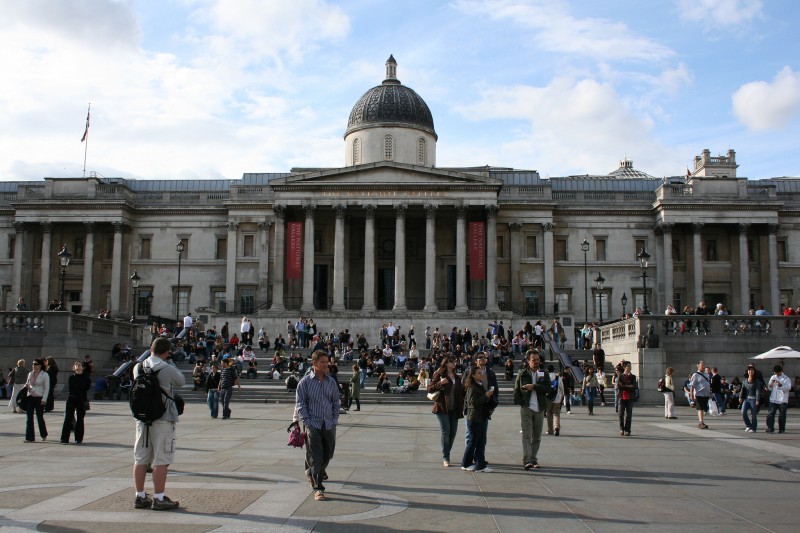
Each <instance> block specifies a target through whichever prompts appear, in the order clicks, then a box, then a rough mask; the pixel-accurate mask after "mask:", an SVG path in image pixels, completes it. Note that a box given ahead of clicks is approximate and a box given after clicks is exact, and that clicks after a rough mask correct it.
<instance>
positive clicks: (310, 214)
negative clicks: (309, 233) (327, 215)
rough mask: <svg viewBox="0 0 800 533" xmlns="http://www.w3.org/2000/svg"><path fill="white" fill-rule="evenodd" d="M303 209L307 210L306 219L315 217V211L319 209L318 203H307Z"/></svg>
mask: <svg viewBox="0 0 800 533" xmlns="http://www.w3.org/2000/svg"><path fill="white" fill-rule="evenodd" d="M303 210H304V211H305V212H306V219H309V218H310V219H313V218H314V213H315V211H316V210H317V205H316V204H305V205H304V206H303Z"/></svg>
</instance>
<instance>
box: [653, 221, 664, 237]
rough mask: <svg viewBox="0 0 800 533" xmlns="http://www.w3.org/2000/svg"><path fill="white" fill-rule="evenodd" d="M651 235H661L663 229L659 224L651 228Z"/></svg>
mask: <svg viewBox="0 0 800 533" xmlns="http://www.w3.org/2000/svg"><path fill="white" fill-rule="evenodd" d="M653 233H655V234H656V235H663V233H664V228H663V227H662V226H661V224H656V225H655V226H653Z"/></svg>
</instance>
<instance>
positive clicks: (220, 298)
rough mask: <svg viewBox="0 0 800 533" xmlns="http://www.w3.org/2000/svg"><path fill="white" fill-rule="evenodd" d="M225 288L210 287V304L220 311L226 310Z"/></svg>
mask: <svg viewBox="0 0 800 533" xmlns="http://www.w3.org/2000/svg"><path fill="white" fill-rule="evenodd" d="M225 298H226V293H225V289H211V306H212V307H213V308H214V309H216V310H217V311H218V312H220V313H225V312H227V311H226V309H227V305H226V303H225Z"/></svg>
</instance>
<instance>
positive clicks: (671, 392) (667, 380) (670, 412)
mask: <svg viewBox="0 0 800 533" xmlns="http://www.w3.org/2000/svg"><path fill="white" fill-rule="evenodd" d="M673 372H675V369H674V368H672V367H669V368H667V373H666V374H665V375H664V387H663V388H662V389H661V392H662V393H663V394H664V418H667V419H669V420H676V419H677V418H678V417H677V416H675V384H674V383H673V382H672V373H673Z"/></svg>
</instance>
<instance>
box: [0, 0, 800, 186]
mask: <svg viewBox="0 0 800 533" xmlns="http://www.w3.org/2000/svg"><path fill="white" fill-rule="evenodd" d="M799 15H800V2H796V1H793V0H764V1H761V0H672V1H670V0H663V1H636V0H625V1H623V0H616V1H614V0H605V1H602V2H597V1H594V0H576V1H558V0H542V1H534V0H526V1H523V0H519V1H513V0H491V1H478V0H453V1H441V2H437V1H433V0H425V1H422V0H417V1H415V0H412V1H404V2H384V1H380V0H352V1H347V2H344V1H341V2H334V1H324V0H294V1H292V2H284V1H264V0H160V1H157V0H152V1H145V0H128V1H112V0H72V1H67V0H63V1H55V0H4V1H3V2H2V3H0V47H1V48H0V49H2V50H4V53H3V54H2V56H0V68H2V72H3V73H4V75H3V76H2V77H0V106H1V107H0V109H2V113H0V180H6V181H7V180H37V179H42V178H43V177H45V176H54V177H75V176H80V175H81V174H82V168H83V156H84V146H85V145H84V144H82V143H81V142H80V138H81V135H82V134H83V129H84V122H85V118H86V108H87V104H88V103H89V102H91V103H92V119H91V128H90V133H89V145H88V162H87V171H96V172H99V173H100V174H102V175H104V176H109V177H110V176H122V177H127V178H167V179H170V178H198V179H208V178H233V179H236V178H239V177H240V176H241V175H242V173H245V172H287V171H288V170H289V169H290V168H292V167H295V166H296V167H337V166H343V165H344V142H343V138H342V135H343V133H344V130H345V128H346V125H347V117H348V115H349V113H350V109H351V108H352V106H353V104H354V103H355V102H356V101H357V100H358V98H359V97H360V96H361V95H362V94H363V93H364V92H365V91H366V90H368V89H369V88H370V87H373V86H375V85H378V84H379V83H380V82H381V81H382V80H383V77H384V63H385V61H386V59H387V58H388V56H389V54H393V55H394V57H395V58H396V60H397V62H398V77H399V78H400V80H401V81H402V82H403V83H404V84H406V85H408V86H409V87H411V88H413V89H414V90H415V91H417V92H418V93H419V94H420V95H421V96H422V97H423V98H424V99H425V101H426V102H427V103H428V106H429V107H430V108H431V111H432V113H433V118H434V123H435V127H436V131H437V133H438V135H439V142H438V144H437V164H438V165H439V166H443V167H444V166H475V165H487V164H488V165H495V166H505V167H514V168H522V169H536V170H539V171H540V173H541V174H542V176H565V175H571V174H587V173H588V174H607V173H608V172H611V171H613V170H614V169H615V168H616V167H617V166H618V162H619V160H621V159H623V158H625V157H627V158H629V159H631V160H633V162H634V167H635V168H637V169H639V170H643V171H645V172H647V173H649V174H652V175H654V176H665V175H683V174H685V172H686V168H687V167H688V166H691V165H692V160H693V158H694V156H695V155H698V154H699V153H700V152H701V151H702V150H703V149H704V148H708V149H710V150H711V153H712V155H717V154H724V153H726V152H727V150H728V149H730V148H732V149H734V150H736V152H737V161H738V163H739V165H740V168H739V175H741V176H747V177H750V178H752V179H759V178H768V177H777V176H800V150H798V146H797V145H798V143H797V140H798V139H800V45H799V44H798V39H797V26H798V23H799V22H800V16H799Z"/></svg>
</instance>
